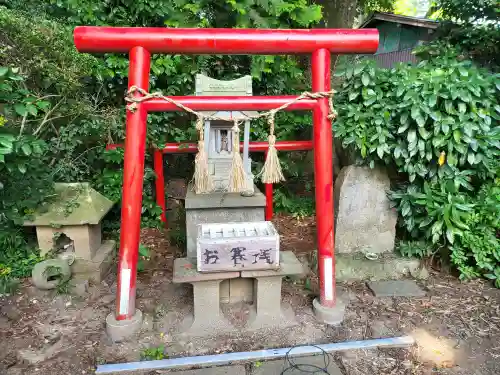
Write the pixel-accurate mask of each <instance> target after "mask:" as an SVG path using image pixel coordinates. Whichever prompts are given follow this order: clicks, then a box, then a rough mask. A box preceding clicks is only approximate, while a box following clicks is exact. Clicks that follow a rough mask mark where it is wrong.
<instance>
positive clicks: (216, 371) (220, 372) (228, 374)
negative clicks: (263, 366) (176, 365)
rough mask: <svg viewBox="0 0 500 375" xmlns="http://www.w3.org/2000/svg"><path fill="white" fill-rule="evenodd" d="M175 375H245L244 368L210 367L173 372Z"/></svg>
mask: <svg viewBox="0 0 500 375" xmlns="http://www.w3.org/2000/svg"><path fill="white" fill-rule="evenodd" d="M171 373H172V374H173V375H245V374H246V372H245V367H244V366H222V367H208V368H200V369H196V370H184V371H175V372H171Z"/></svg>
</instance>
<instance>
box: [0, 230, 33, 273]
mask: <svg viewBox="0 0 500 375" xmlns="http://www.w3.org/2000/svg"><path fill="white" fill-rule="evenodd" d="M9 229H10V230H3V231H2V230H0V249H1V251H0V265H2V267H3V268H7V269H9V276H12V277H14V278H22V277H28V276H30V275H31V270H32V269H33V267H34V266H35V264H37V263H38V262H41V261H42V260H43V257H42V256H40V252H39V251H38V250H37V249H35V248H34V247H33V246H30V244H29V243H28V242H26V239H25V237H24V235H23V233H22V232H21V231H20V230H15V229H12V228H9Z"/></svg>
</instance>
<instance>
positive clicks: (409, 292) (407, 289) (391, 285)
mask: <svg viewBox="0 0 500 375" xmlns="http://www.w3.org/2000/svg"><path fill="white" fill-rule="evenodd" d="M367 285H368V288H370V289H371V291H372V292H373V294H374V295H375V297H423V296H425V292H424V291H423V290H422V289H420V287H419V286H418V285H417V283H416V282H415V281H412V280H390V281H371V282H369V283H367Z"/></svg>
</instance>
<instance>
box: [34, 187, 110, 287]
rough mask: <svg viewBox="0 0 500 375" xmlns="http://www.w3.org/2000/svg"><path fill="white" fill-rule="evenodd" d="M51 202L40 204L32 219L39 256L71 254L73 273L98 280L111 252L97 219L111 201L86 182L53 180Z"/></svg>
mask: <svg viewBox="0 0 500 375" xmlns="http://www.w3.org/2000/svg"><path fill="white" fill-rule="evenodd" d="M54 188H55V193H56V194H57V196H56V197H54V199H53V201H52V202H51V203H50V204H46V205H44V206H42V207H40V208H39V209H38V210H37V211H36V212H35V213H34V215H33V216H34V218H33V220H32V221H25V222H24V226H35V227H36V234H37V239H38V247H39V248H40V252H41V254H42V255H46V254H47V253H49V252H50V251H53V250H54V251H64V252H66V253H73V256H74V258H75V261H74V262H73V264H72V266H71V271H72V273H73V276H74V277H76V278H82V279H93V280H94V281H96V282H100V281H101V279H102V278H103V277H104V276H105V275H106V274H107V272H108V271H109V268H110V266H111V263H112V260H113V258H114V255H115V247H116V244H115V242H114V241H104V242H101V220H102V218H103V217H104V216H105V215H106V214H107V213H108V212H109V210H110V209H111V207H113V202H111V201H110V200H109V199H107V198H106V197H104V196H103V195H101V194H100V193H98V192H97V191H95V190H94V189H92V188H91V187H90V185H89V184H88V183H56V184H55V186H54Z"/></svg>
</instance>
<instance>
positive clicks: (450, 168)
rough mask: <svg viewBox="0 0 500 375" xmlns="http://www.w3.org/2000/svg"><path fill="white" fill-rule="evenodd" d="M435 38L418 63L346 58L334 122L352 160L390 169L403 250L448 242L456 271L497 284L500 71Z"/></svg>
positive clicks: (415, 251) (424, 252)
mask: <svg viewBox="0 0 500 375" xmlns="http://www.w3.org/2000/svg"><path fill="white" fill-rule="evenodd" d="M434 47H435V45H433V46H430V47H428V48H425V49H421V50H420V51H419V54H420V56H422V57H424V58H427V60H426V59H424V60H423V61H421V62H420V63H419V64H418V65H416V66H404V65H401V66H399V67H397V68H394V69H391V70H385V69H378V68H376V67H375V66H374V64H373V63H372V62H370V61H363V62H362V63H360V64H358V65H355V66H353V67H351V68H348V69H347V70H346V72H345V74H344V78H345V80H344V82H343V84H342V92H341V94H339V95H338V96H337V98H338V103H337V105H336V107H337V110H338V112H339V116H338V119H337V120H336V122H335V123H334V131H335V133H336V136H338V137H340V138H341V139H342V143H343V145H344V146H345V147H349V148H352V149H354V150H355V151H357V153H358V155H359V156H360V162H362V163H365V164H368V165H370V166H371V167H374V166H375V165H376V164H381V165H386V166H388V167H389V168H391V169H393V170H395V171H396V172H397V173H398V176H397V180H398V181H400V184H399V185H397V186H396V187H395V189H394V190H393V191H392V192H390V193H389V197H390V198H391V200H392V202H393V205H394V207H395V208H396V209H397V211H398V212H399V215H400V216H399V221H398V223H399V225H400V227H401V228H402V229H403V231H402V233H403V237H404V238H407V239H408V241H402V242H401V243H400V244H399V245H398V248H399V250H400V252H401V253H402V254H403V255H406V256H410V255H411V256H428V255H430V254H433V253H434V252H436V251H437V250H438V249H441V248H447V249H449V250H450V253H451V256H450V258H451V261H452V263H453V265H454V266H455V267H456V268H457V269H458V270H459V272H460V274H461V278H462V279H468V278H472V277H478V276H484V277H488V278H491V279H493V280H495V282H496V284H497V285H498V284H499V280H498V275H499V273H500V270H499V269H498V268H499V267H500V242H499V239H498V236H499V232H498V231H499V227H498V223H499V217H500V216H499V215H500V205H499V202H500V201H499V195H498V175H499V172H500V126H499V122H498V120H499V119H500V103H499V100H498V99H499V91H500V77H499V76H498V75H495V74H492V73H491V72H488V71H486V70H482V69H479V68H477V67H476V66H474V65H473V64H472V63H471V62H470V61H466V60H463V56H460V55H458V58H457V50H455V49H453V48H448V49H445V50H443V49H441V50H440V53H439V55H437V54H435V53H434ZM495 178H497V180H496V183H495V182H494V180H495Z"/></svg>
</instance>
